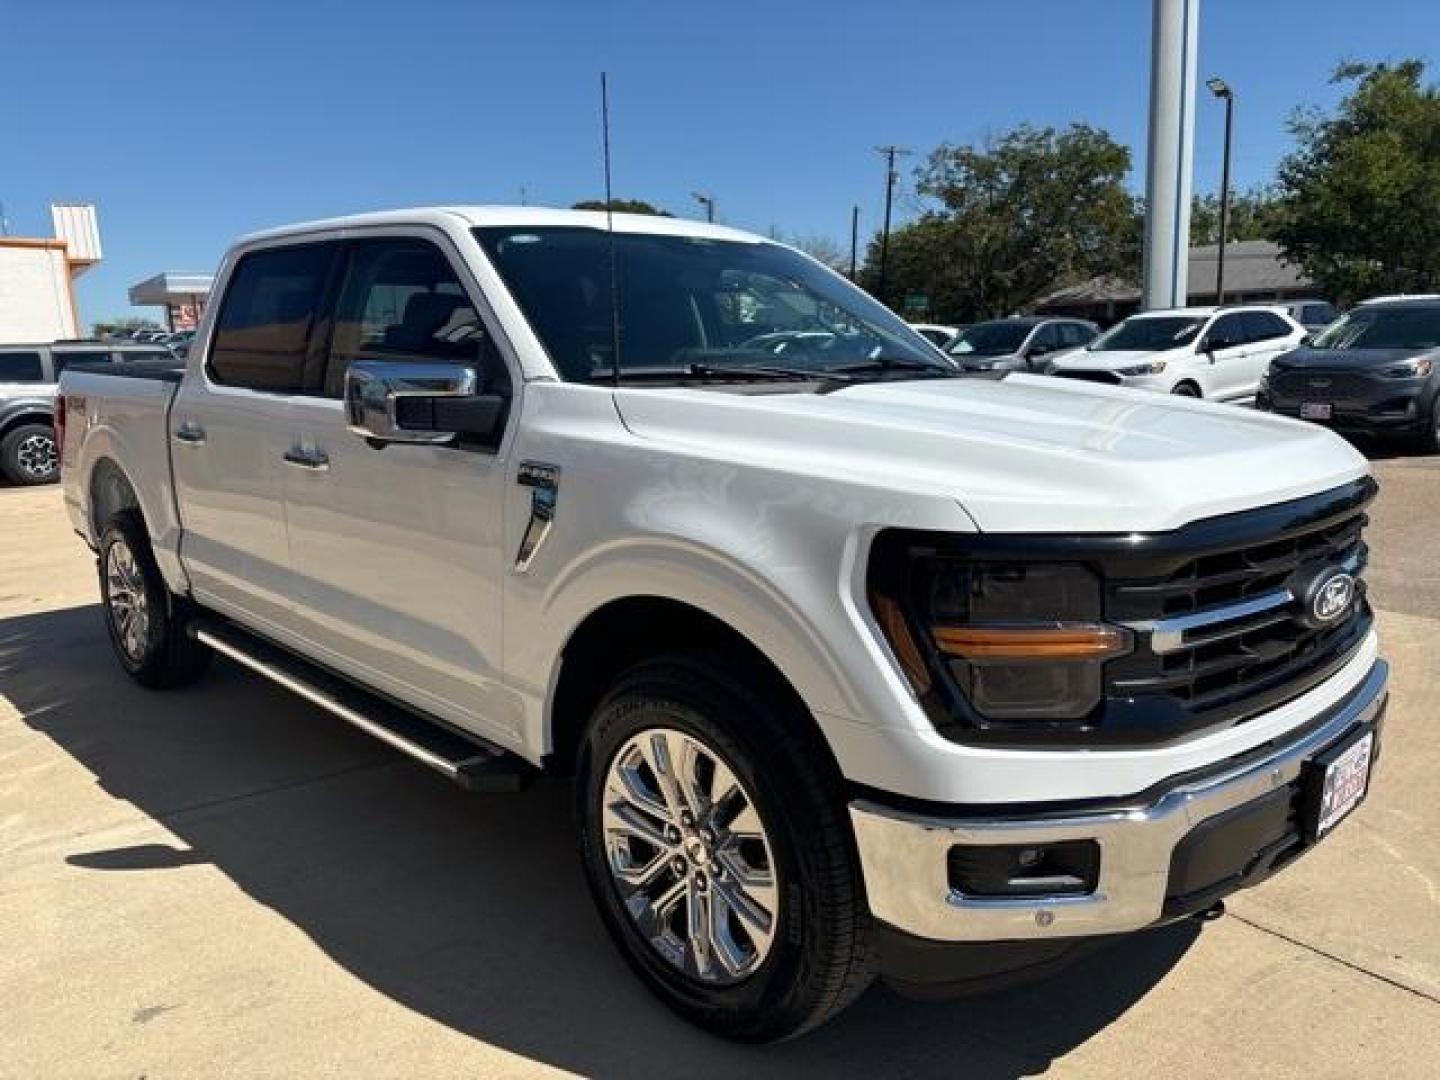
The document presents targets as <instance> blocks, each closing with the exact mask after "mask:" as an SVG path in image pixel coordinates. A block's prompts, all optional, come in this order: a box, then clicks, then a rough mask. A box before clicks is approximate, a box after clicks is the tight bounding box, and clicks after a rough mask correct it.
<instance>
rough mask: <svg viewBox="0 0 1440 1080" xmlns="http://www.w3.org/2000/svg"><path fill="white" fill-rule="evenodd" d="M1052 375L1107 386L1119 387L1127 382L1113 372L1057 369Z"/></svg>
mask: <svg viewBox="0 0 1440 1080" xmlns="http://www.w3.org/2000/svg"><path fill="white" fill-rule="evenodd" d="M1050 374H1052V375H1058V376H1060V378H1062V379H1080V380H1081V381H1083V382H1098V383H1105V384H1106V385H1107V386H1119V385H1120V384H1121V383H1122V382H1124V381H1125V380H1123V379H1122V378H1121V377H1120V376H1119V375H1116V374H1115V373H1114V372H1113V371H1082V370H1075V369H1068V370H1067V369H1061V368H1057V369H1056V370H1054V371H1052V372H1051V373H1050Z"/></svg>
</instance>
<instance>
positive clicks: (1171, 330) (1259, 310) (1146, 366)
mask: <svg viewBox="0 0 1440 1080" xmlns="http://www.w3.org/2000/svg"><path fill="white" fill-rule="evenodd" d="M1304 337H1305V328H1304V327H1303V326H1301V325H1300V324H1299V323H1297V322H1296V321H1295V320H1294V319H1292V318H1291V317H1290V316H1289V315H1287V314H1286V313H1285V312H1284V311H1282V310H1281V309H1279V308H1277V307H1272V306H1258V305H1247V306H1237V307H1222V308H1215V307H1197V308H1175V309H1169V310H1163V311H1146V312H1142V313H1140V314H1139V315H1132V316H1130V318H1128V319H1126V320H1125V321H1124V322H1122V323H1118V324H1116V325H1115V326H1112V327H1111V328H1110V329H1109V330H1107V331H1106V332H1105V333H1103V334H1101V335H1100V336H1099V337H1098V338H1096V339H1095V340H1094V341H1092V342H1091V343H1090V344H1089V345H1087V346H1086V347H1085V348H1084V349H1082V350H1080V351H1078V352H1073V353H1071V354H1070V355H1069V356H1065V357H1062V358H1060V359H1058V360H1056V361H1055V362H1054V363H1053V364H1052V365H1051V367H1050V374H1052V375H1059V376H1062V377H1064V378H1068V379H1085V380H1088V381H1089V382H1099V383H1108V384H1111V385H1114V386H1129V387H1134V388H1136V389H1139V390H1154V391H1158V392H1159V393H1162V394H1179V395H1181V396H1183V397H1203V398H1210V399H1213V400H1215V401H1231V402H1243V401H1250V400H1252V399H1253V398H1254V397H1255V394H1256V391H1257V390H1258V388H1259V386H1260V377H1261V376H1262V375H1263V374H1264V373H1265V369H1266V368H1267V367H1268V366H1269V364H1270V361H1271V359H1273V358H1274V357H1276V356H1278V355H1279V354H1280V353H1282V352H1285V351H1287V350H1289V349H1292V348H1294V347H1295V346H1296V345H1298V344H1299V343H1300V341H1301V340H1302V339H1303V338H1304Z"/></svg>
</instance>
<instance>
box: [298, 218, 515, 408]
mask: <svg viewBox="0 0 1440 1080" xmlns="http://www.w3.org/2000/svg"><path fill="white" fill-rule="evenodd" d="M347 263H348V265H347V267H346V270H345V277H344V283H343V284H342V285H341V287H340V298H339V301H338V303H337V304H336V308H335V323H334V328H333V329H332V331H331V336H330V354H329V358H328V361H327V363H326V365H325V394H326V396H328V397H343V396H344V393H345V372H346V369H348V368H349V366H350V364H351V363H352V362H354V361H356V360H386V361H391V362H398V363H407V362H409V363H418V362H425V361H441V362H448V363H456V364H470V365H473V366H475V367H476V368H477V369H478V370H479V372H480V374H481V377H482V381H483V382H484V383H485V384H486V385H488V386H490V387H491V388H492V389H498V386H497V384H502V383H504V382H505V381H506V380H505V367H504V364H503V362H502V361H501V360H500V357H499V354H498V353H497V352H496V351H495V348H494V345H493V342H492V341H491V339H490V338H489V337H488V335H487V334H486V333H485V329H484V324H483V323H482V322H481V320H480V316H479V313H478V312H477V311H476V308H475V305H474V303H473V302H472V301H471V300H470V298H469V296H467V295H466V292H465V288H464V286H463V285H461V283H460V279H459V278H458V277H457V276H456V274H455V271H454V269H453V268H452V267H451V265H450V262H449V260H448V259H446V258H445V255H444V254H443V253H442V252H441V251H440V249H439V248H437V247H436V246H435V245H434V244H431V243H429V242H428V241H425V240H416V239H410V238H397V239H376V240H361V241H358V242H356V243H354V244H352V245H351V249H350V255H349V258H348V260H347Z"/></svg>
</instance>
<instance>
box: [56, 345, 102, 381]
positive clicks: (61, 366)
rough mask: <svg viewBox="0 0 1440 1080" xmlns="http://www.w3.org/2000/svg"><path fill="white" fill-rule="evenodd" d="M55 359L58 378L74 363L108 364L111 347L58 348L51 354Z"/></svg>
mask: <svg viewBox="0 0 1440 1080" xmlns="http://www.w3.org/2000/svg"><path fill="white" fill-rule="evenodd" d="M50 358H51V359H52V360H54V361H55V377H56V378H57V379H58V378H59V377H60V373H61V372H62V371H64V370H65V369H66V368H67V367H71V366H72V365H74V364H108V363H110V350H109V349H64V350H61V349H56V350H55V351H53V352H52V353H51V354H50Z"/></svg>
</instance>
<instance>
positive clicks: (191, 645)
mask: <svg viewBox="0 0 1440 1080" xmlns="http://www.w3.org/2000/svg"><path fill="white" fill-rule="evenodd" d="M125 556H128V561H126V559H125ZM98 567H99V572H100V597H101V601H102V603H103V605H104V608H105V628H106V629H107V630H108V631H109V633H110V644H111V645H112V646H113V647H114V650H115V657H116V659H117V660H119V661H120V666H121V667H122V668H124V669H125V672H126V674H128V675H129V676H130V677H131V678H132V679H134V680H135V681H136V682H138V683H139V684H140V685H141V686H147V687H150V688H151V689H153V690H161V689H167V688H170V687H175V686H185V685H187V684H189V683H192V682H194V681H195V680H196V679H198V678H199V677H200V676H201V675H203V674H204V673H205V669H206V668H207V667H209V665H210V656H211V652H210V649H209V648H208V647H207V646H205V645H202V644H201V643H200V642H198V641H196V640H195V639H193V638H191V637H190V636H189V635H188V634H187V633H186V632H185V626H184V622H185V615H186V614H187V611H188V604H187V602H186V601H185V600H183V599H182V598H180V597H177V596H175V595H173V594H172V593H171V592H170V590H169V589H168V588H167V587H166V585H165V579H164V578H163V577H162V576H161V575H160V568H159V567H158V566H157V565H156V564H155V555H154V553H153V552H152V551H151V550H150V537H149V534H148V533H147V532H146V531H145V524H144V522H143V521H142V520H141V518H140V515H139V514H137V513H134V512H133V511H129V512H125V513H120V514H116V515H115V516H114V517H113V518H111V519H110V522H109V524H107V525H106V526H105V531H104V532H103V533H102V534H101V536H100V557H99V560H98ZM127 584H128V585H129V586H131V587H130V588H127V587H126V585H127ZM132 593H133V595H134V598H133V599H132V598H131V594H132ZM140 605H143V607H142V606H140ZM127 610H128V611H129V612H130V620H131V621H127V620H126V618H125V612H126V611H127ZM137 610H138V611H141V612H143V616H144V617H143V620H142V621H140V622H138V623H137V622H135V621H134V620H135V618H136V615H135V612H136V611H137Z"/></svg>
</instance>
